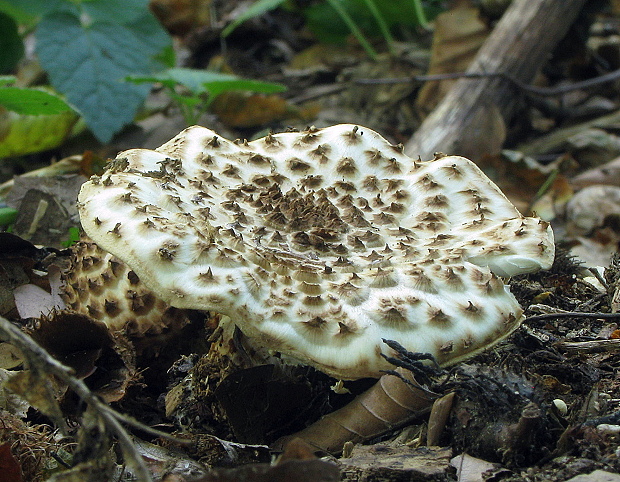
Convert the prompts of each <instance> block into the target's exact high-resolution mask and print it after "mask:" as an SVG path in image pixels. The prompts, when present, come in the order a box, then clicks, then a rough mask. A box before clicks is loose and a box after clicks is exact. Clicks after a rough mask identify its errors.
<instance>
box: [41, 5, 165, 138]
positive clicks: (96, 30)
mask: <svg viewBox="0 0 620 482" xmlns="http://www.w3.org/2000/svg"><path fill="white" fill-rule="evenodd" d="M36 39H37V54H38V56H39V60H40V62H41V65H42V66H43V68H45V70H47V72H48V74H49V77H50V81H51V83H52V85H53V86H54V88H55V89H56V90H57V91H58V92H61V93H63V94H64V95H65V96H66V97H67V100H68V101H69V102H70V103H71V104H72V105H73V106H74V107H75V108H76V109H78V110H79V111H80V113H81V114H82V115H83V117H84V119H85V121H86V123H87V124H88V126H89V127H90V129H91V130H92V131H93V133H94V134H95V136H96V137H97V138H98V139H99V140H100V141H102V142H108V141H109V140H110V139H111V138H112V136H113V135H114V134H115V133H116V132H118V131H119V130H120V129H121V128H122V127H123V126H124V125H126V124H128V123H130V122H132V121H133V118H134V116H135V114H136V112H137V110H138V108H139V107H140V105H141V104H142V102H143V101H144V99H145V98H146V95H147V94H148V92H149V87H148V86H143V85H133V84H129V83H127V82H123V79H124V78H125V77H127V76H128V75H130V74H141V73H147V72H149V71H150V70H151V69H152V68H153V66H154V65H153V60H152V59H153V57H154V56H155V55H156V54H157V53H159V52H160V51H161V50H162V49H163V48H164V46H165V45H167V43H168V42H169V37H168V35H167V34H166V33H165V32H164V31H163V29H162V28H161V26H159V24H158V23H157V21H156V20H155V18H154V17H153V16H152V15H150V13H148V12H147V13H146V14H144V15H143V16H142V17H139V18H138V19H137V20H136V21H135V22H134V23H132V24H126V25H120V24H114V23H110V22H93V23H91V24H90V25H82V23H81V22H80V19H79V18H78V17H77V16H75V15H70V14H67V13H53V14H50V15H46V16H45V17H44V18H43V19H42V21H41V23H40V24H39V26H38V28H37V32H36Z"/></svg>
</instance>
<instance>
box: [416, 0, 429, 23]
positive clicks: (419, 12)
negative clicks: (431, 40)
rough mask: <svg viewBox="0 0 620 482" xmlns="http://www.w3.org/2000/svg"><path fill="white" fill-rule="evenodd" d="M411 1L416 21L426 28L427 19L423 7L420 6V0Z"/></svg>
mask: <svg viewBox="0 0 620 482" xmlns="http://www.w3.org/2000/svg"><path fill="white" fill-rule="evenodd" d="M412 1H413V9H414V10H415V15H416V18H417V19H418V23H419V24H420V27H422V28H424V29H428V19H427V18H426V14H425V13H424V7H422V0H412Z"/></svg>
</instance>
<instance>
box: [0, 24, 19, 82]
mask: <svg viewBox="0 0 620 482" xmlns="http://www.w3.org/2000/svg"><path fill="white" fill-rule="evenodd" d="M0 32H2V34H1V35H0V73H8V72H12V71H13V69H14V68H15V66H16V65H17V62H19V59H21V58H22V55H24V44H23V42H22V39H21V37H20V36H19V32H18V31H17V23H16V22H15V20H14V19H13V18H12V17H10V16H9V15H7V14H6V13H3V12H0Z"/></svg>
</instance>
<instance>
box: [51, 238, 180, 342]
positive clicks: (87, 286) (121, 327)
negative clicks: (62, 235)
mask: <svg viewBox="0 0 620 482" xmlns="http://www.w3.org/2000/svg"><path fill="white" fill-rule="evenodd" d="M62 296H63V300H64V302H65V304H66V305H67V307H68V308H69V309H71V310H73V311H77V312H79V313H87V314H89V315H90V316H92V317H93V318H96V319H97V320H99V321H103V322H104V323H105V324H106V325H107V326H108V328H109V329H110V330H111V331H113V332H122V333H124V334H127V335H129V336H144V335H155V334H159V333H161V332H162V331H165V330H167V329H169V328H171V327H173V326H182V325H184V324H186V323H188V320H187V317H186V316H185V314H184V313H183V310H179V309H177V308H173V307H171V306H170V305H168V304H167V303H166V302H164V301H163V300H162V299H161V298H159V297H157V296H156V295H155V294H154V293H153V292H152V291H151V290H150V289H148V288H147V287H146V286H144V284H143V283H142V282H141V281H140V278H139V276H138V275H137V274H136V273H135V272H134V271H133V270H131V269H130V268H129V267H128V266H127V265H126V264H125V263H123V262H122V261H121V260H120V259H118V258H116V257H115V256H113V255H112V254H110V253H108V252H106V251H104V250H102V249H101V248H100V247H98V246H97V245H96V244H95V243H93V242H89V241H80V242H79V243H77V244H76V245H75V246H74V247H73V257H72V266H71V267H70V268H69V270H68V271H67V274H66V276H65V279H64V287H63V294H62Z"/></svg>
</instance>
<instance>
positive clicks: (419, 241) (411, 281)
mask: <svg viewBox="0 0 620 482" xmlns="http://www.w3.org/2000/svg"><path fill="white" fill-rule="evenodd" d="M79 201H80V204H79V208H80V214H81V219H82V225H83V227H84V229H85V231H86V232H87V234H88V235H89V236H90V237H91V238H92V239H93V240H94V241H95V242H96V243H97V244H98V245H100V246H101V247H102V248H103V249H105V250H107V251H109V252H111V253H113V254H114V255H115V256H117V257H119V258H120V259H121V260H123V261H125V262H126V263H127V264H128V265H129V266H130V267H131V269H132V270H133V271H135V272H136V273H137V274H138V276H139V277H140V279H141V280H142V281H143V282H144V283H145V284H146V285H147V286H148V287H149V288H150V289H152V290H153V291H154V292H155V293H157V295H158V296H160V297H161V298H163V299H164V301H166V302H167V303H169V304H170V305H172V306H175V307H178V308H192V309H201V310H212V311H217V312H220V313H223V314H226V315H228V316H230V317H231V318H232V319H233V320H234V322H235V323H236V324H237V325H238V326H239V328H240V329H241V330H242V331H243V332H244V333H245V334H246V335H247V336H249V337H251V338H253V340H254V341H255V342H256V343H257V344H258V345H259V346H261V345H262V346H264V347H267V348H269V349H272V350H274V351H279V352H281V353H284V354H286V355H289V356H292V357H294V358H296V359H297V360H299V361H301V362H304V363H307V364H310V365H313V366H315V367H316V368H318V369H319V370H322V371H323V372H326V373H328V374H330V375H333V376H335V377H338V378H343V379H355V378H360V377H365V376H379V375H380V370H382V369H385V368H387V367H388V365H387V363H386V362H385V361H384V360H383V358H382V357H381V356H380V354H381V353H385V354H388V355H391V354H392V353H391V349H390V348H388V347H387V346H386V345H385V344H384V343H383V342H382V339H384V338H385V339H391V340H395V341H397V342H399V343H400V344H401V345H403V346H404V347H405V348H406V349H408V350H410V351H412V352H425V353H431V354H433V355H434V356H435V357H436V358H437V360H438V362H439V363H440V364H444V365H445V364H450V363H454V362H456V361H458V360H460V359H463V358H465V357H468V356H471V355H472V354H474V353H476V352H478V351H480V350H482V349H483V348H486V347H487V346H489V345H491V344H492V343H494V342H496V341H498V340H499V339H501V338H503V337H505V336H506V335H508V334H509V333H510V332H511V331H512V330H513V329H514V328H516V327H517V326H518V324H519V323H520V321H521V319H522V310H521V308H520V306H519V304H518V303H517V301H516V299H515V298H514V296H513V295H512V294H511V293H510V291H509V289H508V287H507V286H505V285H504V283H503V282H502V281H501V280H500V279H499V278H498V276H512V275H515V274H518V273H527V272H532V271H535V270H538V269H540V268H548V267H550V265H551V263H552V261H553V255H554V245H553V234H552V231H551V229H550V227H549V225H548V223H545V222H543V221H541V220H539V219H535V218H526V217H523V216H522V215H521V214H519V212H518V211H517V210H516V208H515V207H514V206H513V205H512V204H511V203H510V202H509V201H508V200H507V199H506V197H505V196H504V195H503V194H502V193H501V191H500V190H499V189H498V188H497V186H495V184H493V183H492V182H491V181H490V180H489V179H488V178H487V177H486V176H485V175H484V174H483V173H482V171H480V169H478V167H476V165H475V164H473V163H472V162H471V161H469V160H467V159H465V158H462V157H452V156H450V157H442V158H439V159H436V160H433V161H428V162H415V161H413V160H412V159H411V158H409V157H407V156H406V155H405V154H403V152H402V146H394V145H391V144H389V143H388V142H387V141H386V140H385V139H383V138H382V137H381V136H380V135H379V134H377V133H376V132H374V131H372V130H370V129H367V128H363V127H357V126H353V125H337V126H333V127H328V128H325V129H315V128H310V129H308V130H307V131H305V132H301V133H299V132H296V133H295V132H288V133H282V134H275V135H268V136H267V137H264V138H261V139H258V140H255V141H252V142H249V143H247V142H242V143H240V142H230V141H228V140H226V139H223V138H221V137H219V136H217V134H216V133H214V132H213V131H211V130H209V129H206V128H203V127H190V128H188V129H186V130H184V131H183V132H181V133H180V134H179V135H178V136H176V137H175V138H174V139H172V140H171V141H169V142H167V143H166V144H164V145H163V146H162V147H160V148H159V149H156V150H154V151H153V150H146V149H134V150H129V151H125V152H123V153H121V154H120V155H119V156H118V158H117V159H116V160H115V161H114V162H113V163H112V164H111V165H110V166H109V167H108V170H107V171H106V173H104V174H103V176H101V177H93V178H92V179H91V180H90V181H89V182H87V183H85V184H84V186H83V187H82V190H81V192H80V196H79Z"/></svg>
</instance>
